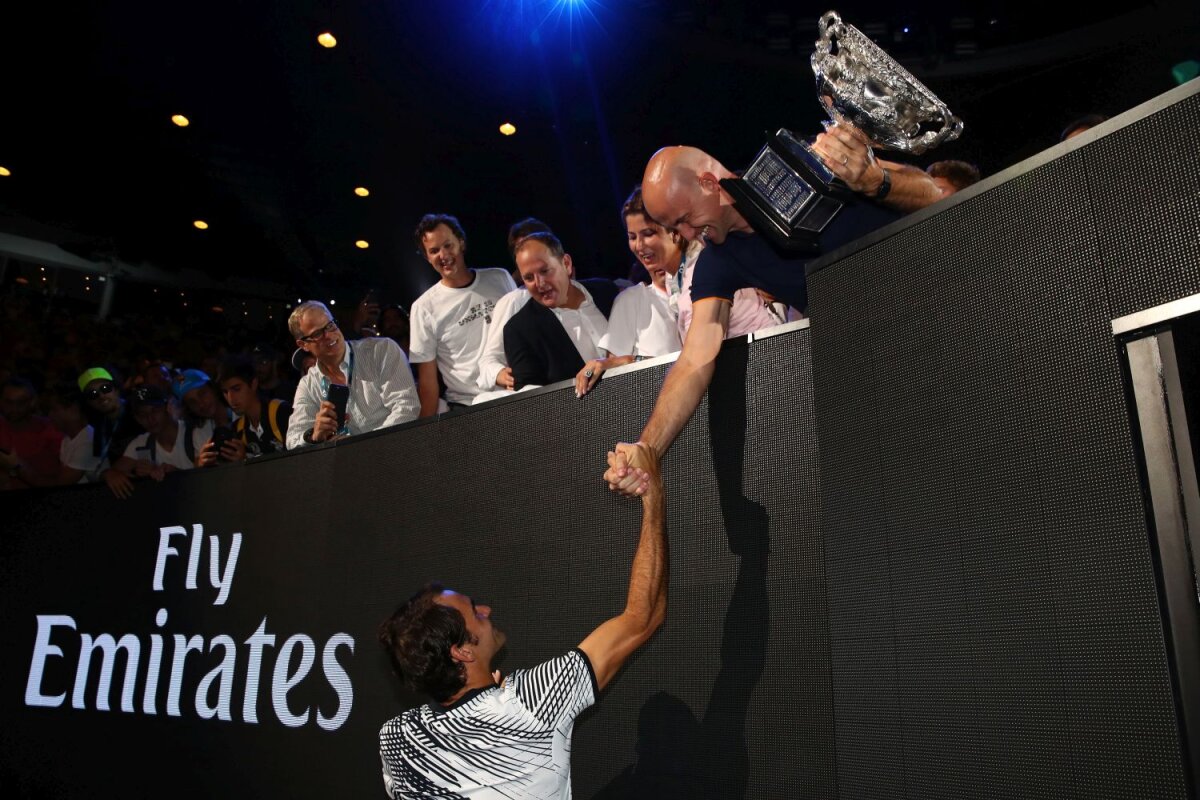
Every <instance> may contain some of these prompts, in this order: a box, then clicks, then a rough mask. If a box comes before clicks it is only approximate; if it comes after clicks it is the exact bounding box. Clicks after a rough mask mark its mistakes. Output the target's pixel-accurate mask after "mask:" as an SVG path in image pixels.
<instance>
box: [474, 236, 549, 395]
mask: <svg viewBox="0 0 1200 800" xmlns="http://www.w3.org/2000/svg"><path fill="white" fill-rule="evenodd" d="M531 233H552V231H551V230H550V226H549V225H547V224H546V223H544V222H542V221H541V220H540V219H536V218H535V217H526V218H525V219H523V220H521V221H519V222H514V223H513V224H512V226H510V227H509V229H508V256H509V258H512V259H513V260H514V261H515V260H516V258H515V254H516V247H517V242H519V241H521V240H522V239H524V238H525V237H526V236H528V235H529V234H531ZM513 275H514V276H515V277H516V280H517V281H518V283H521V284H522V285H520V286H518V287H517V288H515V289H513V290H512V291H511V292H509V293H508V294H506V295H504V296H503V297H501V298H500V299H499V300H497V301H496V308H495V309H494V310H493V311H492V323H491V324H490V325H488V334H487V339H486V340H485V341H484V344H483V351H482V352H481V353H480V355H479V379H478V385H479V388H480V389H481V390H483V391H484V392H485V394H484V395H482V396H483V397H484V398H487V399H491V397H492V396H493V395H492V394H491V393H492V392H495V391H496V390H512V389H513V388H515V382H514V381H513V376H512V369H511V368H509V366H508V359H507V358H505V355H504V326H505V324H506V323H507V322H508V321H509V320H510V319H512V316H513V314H516V313H517V312H518V311H520V310H521V309H522V308H523V307H524V306H525V304H526V303H527V302H529V292H527V291H526V290H525V286H524V282H523V281H521V275H520V270H518V269H517V268H515V267H514V268H513Z"/></svg>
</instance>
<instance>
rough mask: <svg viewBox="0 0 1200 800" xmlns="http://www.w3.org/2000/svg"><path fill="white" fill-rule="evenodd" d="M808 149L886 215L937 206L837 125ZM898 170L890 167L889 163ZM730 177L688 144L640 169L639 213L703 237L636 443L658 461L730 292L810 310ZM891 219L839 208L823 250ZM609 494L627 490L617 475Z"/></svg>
mask: <svg viewBox="0 0 1200 800" xmlns="http://www.w3.org/2000/svg"><path fill="white" fill-rule="evenodd" d="M813 151H814V152H815V153H816V154H817V155H818V156H819V157H820V158H821V159H822V161H823V162H824V163H825V165H826V167H827V168H828V169H829V170H830V171H831V172H833V173H834V174H835V175H836V176H838V177H839V178H840V179H841V180H842V181H843V182H844V183H845V184H846V186H847V187H848V188H850V189H851V190H853V191H856V192H859V193H860V194H862V195H864V196H865V197H867V198H873V199H874V200H875V201H877V202H882V203H885V204H886V205H887V206H888V207H889V208H891V209H903V210H914V209H917V208H921V207H923V206H926V205H929V204H930V203H932V202H935V201H936V200H937V199H938V198H940V197H941V192H940V191H939V190H938V188H937V187H936V186H934V184H933V181H932V179H931V178H930V177H929V176H928V175H924V174H922V173H921V172H920V171H919V170H917V171H913V170H903V169H899V168H896V169H895V170H894V172H895V174H894V175H893V174H892V171H893V170H892V169H891V168H890V167H889V165H888V162H881V161H879V160H877V159H876V158H875V157H874V154H873V153H872V152H871V149H870V147H869V146H868V145H867V144H866V142H865V141H864V140H863V139H862V138H861V137H860V136H859V135H857V134H855V133H854V132H853V131H849V130H846V129H844V128H842V127H841V126H837V125H834V126H833V127H831V128H830V129H829V130H828V132H826V133H823V134H820V135H819V136H818V137H817V139H816V141H815V142H814V144H813ZM892 166H895V165H892ZM731 177H733V173H732V172H730V171H729V170H728V169H726V168H725V166H724V165H722V164H721V163H720V162H719V161H717V160H716V159H715V158H713V157H712V156H710V155H709V154H707V153H705V152H703V151H702V150H698V149H696V148H693V147H668V148H663V149H662V150H659V151H658V152H657V153H655V154H654V156H653V157H652V158H651V159H650V161H649V163H647V165H646V172H645V175H644V176H643V181H642V191H643V200H644V202H645V205H646V211H647V212H648V213H649V214H650V216H651V217H653V218H654V219H655V220H658V221H659V222H662V223H664V224H666V225H667V226H668V227H671V228H674V229H676V230H678V231H679V232H680V233H681V234H683V236H684V237H685V238H687V239H689V240H694V239H703V240H705V241H707V242H708V245H707V246H706V247H705V248H704V250H703V251H702V252H701V253H700V256H699V258H698V259H697V261H696V266H695V267H694V271H695V273H696V274H695V276H694V278H693V281H692V288H691V293H692V302H693V304H694V308H693V311H694V313H693V322H692V327H691V329H690V330H689V331H688V335H687V340H686V341H685V342H684V346H683V351H682V352H681V353H680V355H679V358H678V360H676V362H675V364H674V365H673V366H672V367H671V369H670V371H669V372H668V373H667V378H666V380H665V381H664V382H663V387H662V390H661V391H660V392H659V396H658V400H657V401H656V402H655V404H654V411H653V412H652V413H651V415H650V419H649V420H648V421H647V423H646V427H645V428H644V429H643V431H642V435H641V436H640V437H639V438H638V441H639V442H641V443H645V444H648V445H650V447H651V448H652V449H653V451H654V452H655V453H656V454H657V455H658V457H660V458H661V457H662V455H663V454H664V453H665V452H666V450H667V448H668V447H670V445H671V443H672V442H673V441H675V437H676V436H678V435H679V432H680V431H681V430H682V429H683V426H684V425H685V424H686V423H687V421H688V419H690V418H691V416H692V414H693V413H694V412H695V410H696V407H697V406H698V405H699V404H700V400H701V398H702V397H703V396H704V393H705V391H707V389H708V385H709V383H710V382H711V381H712V376H713V371H714V369H715V365H716V358H717V355H718V354H719V353H720V350H721V343H722V341H723V339H724V338H725V334H726V332H727V331H728V330H729V310H730V305H731V303H732V302H733V294H734V292H736V291H737V290H738V289H741V288H742V287H745V286H752V287H754V288H757V289H762V290H764V291H766V292H768V293H770V294H771V295H774V296H775V297H778V298H779V299H781V300H783V301H784V302H786V303H787V304H788V305H790V306H792V307H793V308H796V309H798V310H801V311H803V310H804V309H805V308H806V307H807V305H808V287H807V284H806V282H805V273H804V269H805V263H804V261H803V260H802V259H795V258H785V257H783V256H780V255H779V254H778V253H777V252H776V251H775V250H774V249H773V248H772V247H770V245H769V244H767V243H766V242H765V241H764V240H763V237H762V236H759V235H756V232H755V230H754V229H753V227H751V225H750V223H749V222H748V221H747V220H746V218H745V217H743V216H742V215H741V214H740V213H739V212H738V210H737V208H736V207H735V206H734V205H733V203H732V201H731V200H730V198H729V197H728V195H727V194H726V193H725V190H724V189H722V188H721V180H723V179H726V178H731ZM895 218H896V215H895V214H894V213H891V212H890V211H889V210H887V209H886V208H883V207H880V206H879V205H876V204H875V203H871V202H866V201H865V200H864V201H860V202H858V203H855V204H852V205H850V206H848V207H847V208H844V209H843V210H842V212H841V213H840V214H838V215H837V216H836V217H834V219H833V221H832V222H831V223H830V224H829V225H828V227H826V228H825V230H824V231H822V233H821V239H820V244H821V248H822V250H826V251H828V250H831V249H833V248H835V247H837V246H839V245H842V244H845V243H847V242H850V241H852V240H853V239H855V238H857V237H859V236H862V235H864V234H866V233H869V232H870V231H871V230H874V229H875V228H877V227H879V226H880V225H884V224H886V223H888V222H890V221H891V220H893V219H895ZM610 487H611V488H613V489H615V490H619V491H621V492H623V493H629V492H630V491H631V489H632V488H633V485H632V482H631V481H629V480H628V479H626V478H622V479H621V480H619V481H617V482H616V483H610Z"/></svg>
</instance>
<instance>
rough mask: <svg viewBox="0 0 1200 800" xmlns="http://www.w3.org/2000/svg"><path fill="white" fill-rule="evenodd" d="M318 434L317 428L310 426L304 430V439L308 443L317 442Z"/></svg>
mask: <svg viewBox="0 0 1200 800" xmlns="http://www.w3.org/2000/svg"><path fill="white" fill-rule="evenodd" d="M316 434H317V429H316V428H309V429H308V430H306V431H305V432H304V437H303V438H304V441H305V442H307V443H308V444H316V443H317V439H316Z"/></svg>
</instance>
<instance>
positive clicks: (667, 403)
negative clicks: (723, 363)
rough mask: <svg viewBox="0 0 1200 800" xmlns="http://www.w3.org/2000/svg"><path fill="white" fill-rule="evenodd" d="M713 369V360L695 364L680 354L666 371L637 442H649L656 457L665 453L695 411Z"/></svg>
mask: <svg viewBox="0 0 1200 800" xmlns="http://www.w3.org/2000/svg"><path fill="white" fill-rule="evenodd" d="M715 369H716V363H715V362H714V361H706V362H703V363H700V364H696V363H694V362H692V361H691V360H685V359H684V358H683V357H682V356H681V357H680V360H679V361H677V362H675V365H674V366H673V367H671V369H670V371H668V372H667V378H666V380H664V381H663V386H662V390H661V391H660V392H659V393H658V400H656V401H655V403H654V410H653V411H652V412H650V419H649V420H648V421H647V422H646V427H645V428H644V429H643V430H642V435H641V437H640V438H639V441H641V442H643V443H644V444H648V445H650V447H652V448H653V449H654V453H655V455H657V456H658V457H659V458H662V456H663V455H664V454H665V453H666V452H667V448H669V447H670V446H671V443H672V442H674V441H675V439H676V437H678V436H679V432H680V431H682V430H683V426H684V425H687V421H688V420H689V419H691V418H692V414H694V413H695V412H696V408H697V407H698V406H699V405H700V400H701V399H703V397H704V393H705V392H706V391H708V384H709V383H710V382H711V381H712V376H713V371H714V370H715Z"/></svg>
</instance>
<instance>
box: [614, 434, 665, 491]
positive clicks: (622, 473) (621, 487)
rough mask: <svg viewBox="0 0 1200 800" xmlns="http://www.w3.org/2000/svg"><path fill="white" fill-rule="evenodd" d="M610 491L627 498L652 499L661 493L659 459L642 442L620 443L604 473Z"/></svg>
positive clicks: (650, 448)
mask: <svg viewBox="0 0 1200 800" xmlns="http://www.w3.org/2000/svg"><path fill="white" fill-rule="evenodd" d="M604 480H605V481H607V482H608V488H609V489H610V490H611V491H614V492H620V493H621V494H623V495H625V496H627V497H652V496H654V495H657V494H660V493H661V492H662V476H661V474H660V473H659V455H658V453H656V452H655V450H654V448H653V447H651V446H650V445H648V444H645V443H643V442H635V443H633V444H629V443H627V442H618V443H617V444H616V446H615V447H613V449H612V450H611V451H609V454H608V469H607V470H605V472H604Z"/></svg>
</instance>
